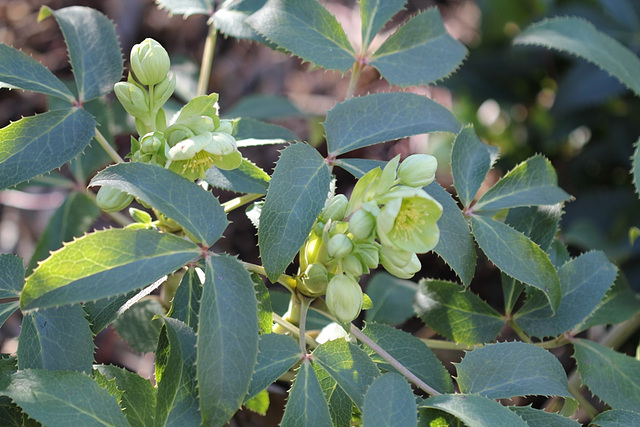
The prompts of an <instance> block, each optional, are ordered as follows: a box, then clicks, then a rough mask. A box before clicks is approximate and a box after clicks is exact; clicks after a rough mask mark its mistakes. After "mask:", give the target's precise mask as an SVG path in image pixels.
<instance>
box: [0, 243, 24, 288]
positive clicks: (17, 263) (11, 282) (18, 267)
mask: <svg viewBox="0 0 640 427" xmlns="http://www.w3.org/2000/svg"><path fill="white" fill-rule="evenodd" d="M23 284H24V265H23V263H22V259H21V258H18V257H17V256H15V255H13V254H0V298H16V297H19V296H20V291H21V290H22V285H23Z"/></svg>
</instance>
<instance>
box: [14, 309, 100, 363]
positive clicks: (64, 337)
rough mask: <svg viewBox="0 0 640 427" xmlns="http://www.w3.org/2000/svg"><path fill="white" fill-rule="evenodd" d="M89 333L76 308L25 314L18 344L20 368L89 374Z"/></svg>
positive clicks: (86, 324) (90, 347)
mask: <svg viewBox="0 0 640 427" xmlns="http://www.w3.org/2000/svg"><path fill="white" fill-rule="evenodd" d="M93 348H94V345H93V333H92V332H91V329H90V328H89V322H88V321H87V319H86V318H85V313H84V310H82V307H80V306H79V305H73V306H70V307H50V308H47V309H44V310H38V311H36V312H33V313H27V314H25V316H24V318H23V319H22V327H21V329H20V338H19V345H18V367H19V368H20V369H31V368H38V369H51V370H61V371H82V372H85V373H89V372H91V366H92V365H93Z"/></svg>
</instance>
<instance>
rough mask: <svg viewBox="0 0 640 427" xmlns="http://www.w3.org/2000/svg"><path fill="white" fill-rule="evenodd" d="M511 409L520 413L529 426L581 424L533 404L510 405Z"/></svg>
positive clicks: (558, 426)
mask: <svg viewBox="0 0 640 427" xmlns="http://www.w3.org/2000/svg"><path fill="white" fill-rule="evenodd" d="M509 409H511V411H512V412H514V413H516V414H518V416H519V417H520V418H522V419H523V420H524V421H525V422H526V423H527V425H528V426H529V427H549V426H554V427H578V426H580V425H581V424H580V423H578V422H577V421H575V420H572V419H571V418H565V417H563V416H562V415H559V414H554V413H553V412H547V411H544V410H542V409H534V408H532V407H531V406H509Z"/></svg>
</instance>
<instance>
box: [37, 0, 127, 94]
mask: <svg viewBox="0 0 640 427" xmlns="http://www.w3.org/2000/svg"><path fill="white" fill-rule="evenodd" d="M50 14H53V16H54V17H55V18H56V20H57V21H58V25H59V26H60V29H61V30H62V34H63V36H64V39H65V41H66V43H67V49H68V50H69V61H70V62H71V68H72V69H73V76H74V78H75V80H76V85H77V86H78V93H79V97H78V100H79V101H80V102H86V101H89V100H90V99H93V98H97V97H99V96H101V95H105V94H107V93H109V92H111V91H112V90H113V85H114V84H116V83H117V82H118V81H119V80H120V79H121V78H122V71H123V67H122V53H121V52H120V44H119V43H118V37H117V36H116V30H115V27H114V25H113V22H111V21H110V20H109V18H107V17H106V16H104V15H103V14H102V13H100V12H98V11H97V10H96V9H92V8H90V7H82V6H72V7H67V8H64V9H59V10H55V11H54V10H52V9H50V8H49V7H47V6H43V8H42V9H41V10H40V16H39V19H43V18H45V17H47V16H49V15H50Z"/></svg>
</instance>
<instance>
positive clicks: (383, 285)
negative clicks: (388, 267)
mask: <svg viewBox="0 0 640 427" xmlns="http://www.w3.org/2000/svg"><path fill="white" fill-rule="evenodd" d="M417 291H418V286H417V285H416V284H415V283H414V282H412V281H410V280H403V279H398V278H397V277H394V276H392V275H390V274H388V273H383V272H380V273H377V274H375V275H374V276H373V277H372V278H371V280H370V281H369V283H368V284H367V295H369V298H371V301H372V302H373V307H372V308H371V309H369V310H367V311H366V313H365V314H366V317H367V321H368V322H379V323H387V324H390V325H397V324H400V323H402V322H404V321H405V320H407V319H408V318H410V317H412V316H413V298H414V297H415V295H416V292H417Z"/></svg>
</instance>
